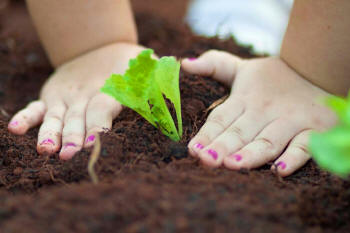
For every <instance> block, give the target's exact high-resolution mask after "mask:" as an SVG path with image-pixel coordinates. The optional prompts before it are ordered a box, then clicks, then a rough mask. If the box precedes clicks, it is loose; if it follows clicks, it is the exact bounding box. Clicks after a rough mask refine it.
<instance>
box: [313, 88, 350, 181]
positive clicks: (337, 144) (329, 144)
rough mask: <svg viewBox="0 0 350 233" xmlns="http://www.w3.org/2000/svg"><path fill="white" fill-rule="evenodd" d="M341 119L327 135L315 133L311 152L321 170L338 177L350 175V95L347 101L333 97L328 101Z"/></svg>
mask: <svg viewBox="0 0 350 233" xmlns="http://www.w3.org/2000/svg"><path fill="white" fill-rule="evenodd" d="M326 103H327V105H328V106H329V107H330V108H332V109H333V110H334V111H335V112H336V114H337V115H338V117H339V123H338V125H337V126H336V127H334V128H333V129H331V130H329V131H328V132H325V133H313V134H312V135H311V139H310V151H311V153H312V154H313V158H314V159H315V161H316V162H317V163H318V164H319V165H320V167H321V168H323V169H325V170H328V171H330V172H332V173H334V174H336V175H338V176H341V177H347V176H348V175H349V174H350V93H349V95H348V98H347V99H344V98H340V97H336V96H331V97H329V98H327V100H326Z"/></svg>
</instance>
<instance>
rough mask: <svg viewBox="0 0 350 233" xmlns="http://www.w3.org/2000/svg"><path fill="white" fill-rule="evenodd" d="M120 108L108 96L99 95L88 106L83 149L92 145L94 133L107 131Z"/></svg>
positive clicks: (118, 104)
mask: <svg viewBox="0 0 350 233" xmlns="http://www.w3.org/2000/svg"><path fill="white" fill-rule="evenodd" d="M121 110H122V106H121V104H120V103H118V102H117V101H115V99H113V98H112V97H110V96H107V95H105V94H99V95H97V96H95V97H94V98H93V99H92V100H91V101H90V103H89V104H88V107H87V110H86V132H87V133H86V138H85V144H84V146H85V147H89V146H91V145H93V144H94V141H95V135H96V133H99V132H102V131H105V130H109V129H111V127H112V121H113V119H114V118H115V117H116V116H117V115H118V114H119V113H120V111H121Z"/></svg>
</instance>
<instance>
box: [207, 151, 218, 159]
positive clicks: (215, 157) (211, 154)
mask: <svg viewBox="0 0 350 233" xmlns="http://www.w3.org/2000/svg"><path fill="white" fill-rule="evenodd" d="M207 153H208V154H209V155H210V156H211V157H212V158H213V159H214V160H217V159H218V153H217V152H216V151H215V150H212V149H209V150H207Z"/></svg>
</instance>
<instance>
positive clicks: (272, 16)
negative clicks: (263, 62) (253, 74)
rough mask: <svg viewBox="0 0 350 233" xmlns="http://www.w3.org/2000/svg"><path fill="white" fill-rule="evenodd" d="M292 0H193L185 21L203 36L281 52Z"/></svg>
mask: <svg viewBox="0 0 350 233" xmlns="http://www.w3.org/2000/svg"><path fill="white" fill-rule="evenodd" d="M292 5H293V0H193V1H192V3H191V6H190V7H189V10H188V13H187V17H186V21H187V22H188V23H189V25H190V26H191V28H192V30H193V31H194V32H195V33H196V34H199V35H202V36H209V37H211V36H216V35H218V36H219V37H220V38H229V37H231V36H232V35H233V36H234V38H235V39H236V41H237V42H238V43H239V44H242V45H252V46H253V48H254V52H255V53H257V54H264V53H268V54H270V55H278V53H279V50H280V46H281V43H282V39H283V35H284V32H285V30H286V28H287V25H288V20H289V15H290V11H291V8H292Z"/></svg>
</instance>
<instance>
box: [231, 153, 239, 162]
mask: <svg viewBox="0 0 350 233" xmlns="http://www.w3.org/2000/svg"><path fill="white" fill-rule="evenodd" d="M230 157H231V158H233V159H235V160H236V161H237V162H239V161H241V160H242V155H231V156H230Z"/></svg>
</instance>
